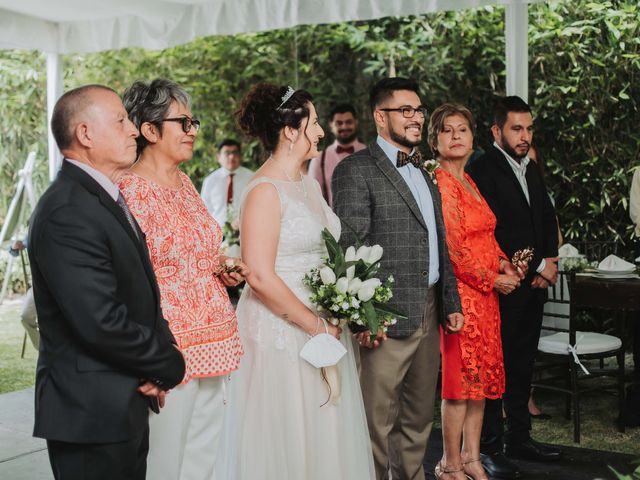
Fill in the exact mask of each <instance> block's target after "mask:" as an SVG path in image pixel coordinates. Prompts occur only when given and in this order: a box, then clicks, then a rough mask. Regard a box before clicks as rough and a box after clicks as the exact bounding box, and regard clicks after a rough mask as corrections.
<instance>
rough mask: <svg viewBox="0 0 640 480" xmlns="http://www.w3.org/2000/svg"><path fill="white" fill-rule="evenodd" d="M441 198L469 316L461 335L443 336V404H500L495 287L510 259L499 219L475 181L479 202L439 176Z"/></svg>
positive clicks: (501, 389) (444, 174) (444, 175)
mask: <svg viewBox="0 0 640 480" xmlns="http://www.w3.org/2000/svg"><path fill="white" fill-rule="evenodd" d="M436 178H437V180H438V188H439V190H440V194H441V195H442V213H443V217H444V225H445V229H446V235H447V246H448V247H449V255H450V257H451V264H452V266H453V272H454V274H455V276H456V280H457V282H458V293H459V294H460V302H461V304H462V312H463V314H464V326H463V327H462V331H460V332H459V333H457V334H450V335H445V334H444V332H442V335H441V336H440V350H441V352H442V398H445V399H448V400H460V399H471V400H481V399H483V398H492V399H495V398H499V397H500V396H501V395H502V393H503V392H504V385H505V383H504V382H505V379H504V361H503V356H502V341H501V338H500V309H499V304H498V294H497V292H496V291H495V290H494V289H493V284H494V282H495V279H496V277H497V276H498V271H499V269H500V257H504V258H507V256H506V255H505V254H504V253H503V252H502V250H501V249H500V247H499V246H498V243H497V242H496V239H495V236H494V230H495V227H496V217H495V216H494V215H493V212H492V211H491V208H490V207H489V205H488V204H487V202H486V201H485V200H484V198H482V195H480V192H479V191H478V188H477V187H476V185H475V183H473V180H471V177H469V176H468V175H466V178H467V180H469V183H470V184H471V186H472V187H473V189H474V190H475V191H476V193H477V195H478V197H479V198H480V200H478V199H477V198H475V197H474V196H473V195H472V194H471V193H470V192H468V191H467V190H466V189H465V188H464V186H462V184H461V183H460V182H459V181H458V180H457V179H456V178H455V177H454V176H453V175H451V174H450V173H449V172H447V171H446V170H443V169H442V168H439V169H437V170H436Z"/></svg>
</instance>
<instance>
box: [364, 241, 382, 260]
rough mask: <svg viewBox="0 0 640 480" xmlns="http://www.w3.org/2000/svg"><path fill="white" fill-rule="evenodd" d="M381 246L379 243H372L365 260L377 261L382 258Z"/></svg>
mask: <svg viewBox="0 0 640 480" xmlns="http://www.w3.org/2000/svg"><path fill="white" fill-rule="evenodd" d="M382 252H383V250H382V247H381V246H380V245H374V246H373V247H371V251H370V252H369V258H368V259H367V260H366V261H367V262H368V263H371V264H373V263H377V262H378V261H379V260H380V259H381V258H382Z"/></svg>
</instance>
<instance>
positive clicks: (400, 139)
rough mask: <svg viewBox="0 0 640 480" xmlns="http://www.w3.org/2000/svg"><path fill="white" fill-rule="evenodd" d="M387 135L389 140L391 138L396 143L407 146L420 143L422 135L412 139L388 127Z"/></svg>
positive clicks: (410, 146) (415, 145)
mask: <svg viewBox="0 0 640 480" xmlns="http://www.w3.org/2000/svg"><path fill="white" fill-rule="evenodd" d="M389 137H391V140H393V141H394V142H396V143H397V144H399V145H402V146H403V147H407V148H414V147H417V146H418V145H420V143H422V136H421V137H420V138H419V139H418V140H416V141H412V140H409V139H408V138H407V136H406V135H401V134H399V133H398V132H396V131H395V130H394V129H393V128H390V129H389Z"/></svg>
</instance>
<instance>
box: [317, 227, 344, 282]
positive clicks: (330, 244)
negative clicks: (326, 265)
mask: <svg viewBox="0 0 640 480" xmlns="http://www.w3.org/2000/svg"><path fill="white" fill-rule="evenodd" d="M322 239H323V240H324V244H325V245H326V247H327V252H328V253H329V261H331V262H332V263H333V265H334V268H333V271H334V273H335V274H336V277H337V278H340V277H343V276H344V274H345V272H346V271H347V267H346V262H345V261H344V252H343V251H342V247H341V246H340V244H339V243H338V242H337V241H336V239H335V238H334V237H333V235H331V232H330V231H329V230H327V229H326V228H325V229H324V230H322Z"/></svg>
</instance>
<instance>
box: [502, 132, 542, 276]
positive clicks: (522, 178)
mask: <svg viewBox="0 0 640 480" xmlns="http://www.w3.org/2000/svg"><path fill="white" fill-rule="evenodd" d="M493 146H494V147H496V148H497V149H498V150H500V151H501V152H502V154H503V155H504V158H506V159H507V162H509V166H510V167H511V170H513V173H514V174H515V176H516V179H517V180H518V183H519V184H520V186H521V187H522V193H524V196H525V198H526V199H527V203H528V204H529V205H531V201H530V200H529V185H528V184H527V177H526V175H527V165H529V162H530V161H531V159H530V158H529V157H524V158H522V159H521V160H520V163H518V162H516V161H515V160H514V159H513V158H512V157H511V155H509V154H508V153H507V152H505V151H504V150H503V149H502V148H500V145H498V144H497V143H496V142H493ZM546 266H547V261H546V260H545V259H544V258H543V259H542V260H540V264H539V265H538V266H537V267H536V272H538V273H540V272H541V271H543V270H544V267H546Z"/></svg>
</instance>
